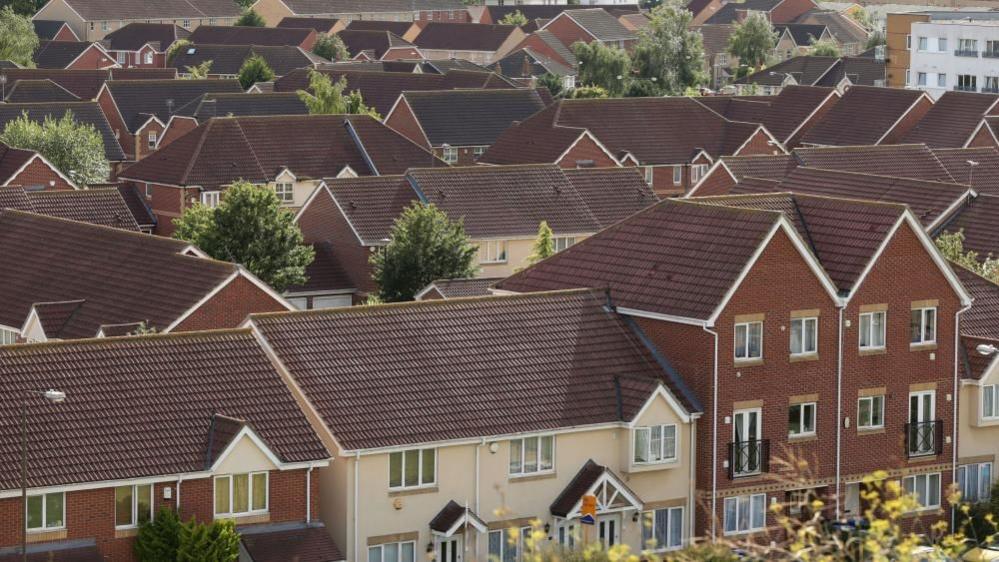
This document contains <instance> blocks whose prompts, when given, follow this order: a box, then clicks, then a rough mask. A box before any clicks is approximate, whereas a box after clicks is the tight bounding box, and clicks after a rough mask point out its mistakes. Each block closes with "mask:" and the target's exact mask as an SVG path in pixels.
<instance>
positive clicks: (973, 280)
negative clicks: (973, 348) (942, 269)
mask: <svg viewBox="0 0 999 562" xmlns="http://www.w3.org/2000/svg"><path fill="white" fill-rule="evenodd" d="M951 266H952V267H953V269H954V272H955V273H956V274H957V277H958V278H959V279H960V280H961V284H962V285H964V288H965V290H967V291H968V293H969V294H970V295H971V298H972V299H974V302H972V304H971V309H969V310H968V311H967V312H965V313H964V314H963V315H961V335H962V336H974V337H978V338H986V339H992V340H999V285H997V284H995V283H993V282H992V281H989V280H988V279H986V278H984V277H982V276H980V275H978V274H977V273H974V272H972V271H971V270H969V269H966V268H964V267H962V266H960V265H957V264H956V263H952V264H951Z"/></svg>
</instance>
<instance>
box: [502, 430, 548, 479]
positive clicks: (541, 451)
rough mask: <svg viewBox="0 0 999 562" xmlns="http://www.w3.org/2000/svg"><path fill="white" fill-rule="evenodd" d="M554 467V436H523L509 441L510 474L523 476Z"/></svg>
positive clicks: (546, 470)
mask: <svg viewBox="0 0 999 562" xmlns="http://www.w3.org/2000/svg"><path fill="white" fill-rule="evenodd" d="M554 468H555V436H554V435H544V436H541V437H525V438H523V439H512V440H511V441H510V475H511V476H523V475H528V474H536V473H539V472H548V471H550V470H553V469H554Z"/></svg>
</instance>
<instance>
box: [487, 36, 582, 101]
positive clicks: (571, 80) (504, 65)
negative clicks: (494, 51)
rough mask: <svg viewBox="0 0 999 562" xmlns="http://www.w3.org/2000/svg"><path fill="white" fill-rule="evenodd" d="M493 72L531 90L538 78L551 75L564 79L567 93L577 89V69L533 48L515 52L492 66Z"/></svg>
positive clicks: (564, 88)
mask: <svg viewBox="0 0 999 562" xmlns="http://www.w3.org/2000/svg"><path fill="white" fill-rule="evenodd" d="M492 68H493V70H495V71H496V72H498V73H500V74H502V75H503V76H505V77H506V78H509V79H510V80H514V81H516V82H517V83H518V84H522V85H524V86H527V87H529V88H533V87H534V86H536V85H537V80H538V78H540V77H542V76H544V75H546V74H551V75H552V76H558V77H559V78H561V79H562V89H563V90H565V91H568V90H571V89H573V88H575V87H576V69H575V68H573V67H570V66H566V65H565V64H562V63H561V62H560V61H557V60H555V59H552V58H550V57H548V56H546V55H544V54H542V53H540V52H538V51H535V50H534V49H532V48H531V47H524V48H520V49H516V50H514V51H513V52H512V53H510V54H509V55H507V56H505V57H503V58H501V59H500V60H498V61H496V62H494V63H493V64H492Z"/></svg>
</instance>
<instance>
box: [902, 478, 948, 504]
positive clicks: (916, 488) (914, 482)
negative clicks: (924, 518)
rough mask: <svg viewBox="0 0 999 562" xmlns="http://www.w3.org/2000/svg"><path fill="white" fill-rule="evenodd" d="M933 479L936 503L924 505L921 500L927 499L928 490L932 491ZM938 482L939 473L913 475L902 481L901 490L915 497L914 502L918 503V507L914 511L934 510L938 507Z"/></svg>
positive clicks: (939, 479)
mask: <svg viewBox="0 0 999 562" xmlns="http://www.w3.org/2000/svg"><path fill="white" fill-rule="evenodd" d="M934 479H935V480H936V496H937V502H936V503H934V504H924V503H923V499H924V498H928V497H929V495H930V490H931V489H932V485H931V482H932V481H933V480H934ZM940 482H941V476H940V473H939V472H931V473H929V474H913V475H911V476H906V477H905V478H903V479H902V489H903V490H905V491H906V492H909V493H912V494H914V495H915V498H916V501H918V502H919V507H918V508H916V511H921V510H926V509H936V508H938V507H940ZM910 488H911V489H910Z"/></svg>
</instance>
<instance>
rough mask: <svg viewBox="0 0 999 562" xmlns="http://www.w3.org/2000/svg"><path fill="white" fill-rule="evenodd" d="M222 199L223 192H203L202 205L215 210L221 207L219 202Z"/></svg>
mask: <svg viewBox="0 0 999 562" xmlns="http://www.w3.org/2000/svg"><path fill="white" fill-rule="evenodd" d="M221 197H222V192H221V191H202V192H201V204H202V205H204V206H206V207H208V208H210V209H214V208H215V207H218V206H219V200H220V199H221Z"/></svg>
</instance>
